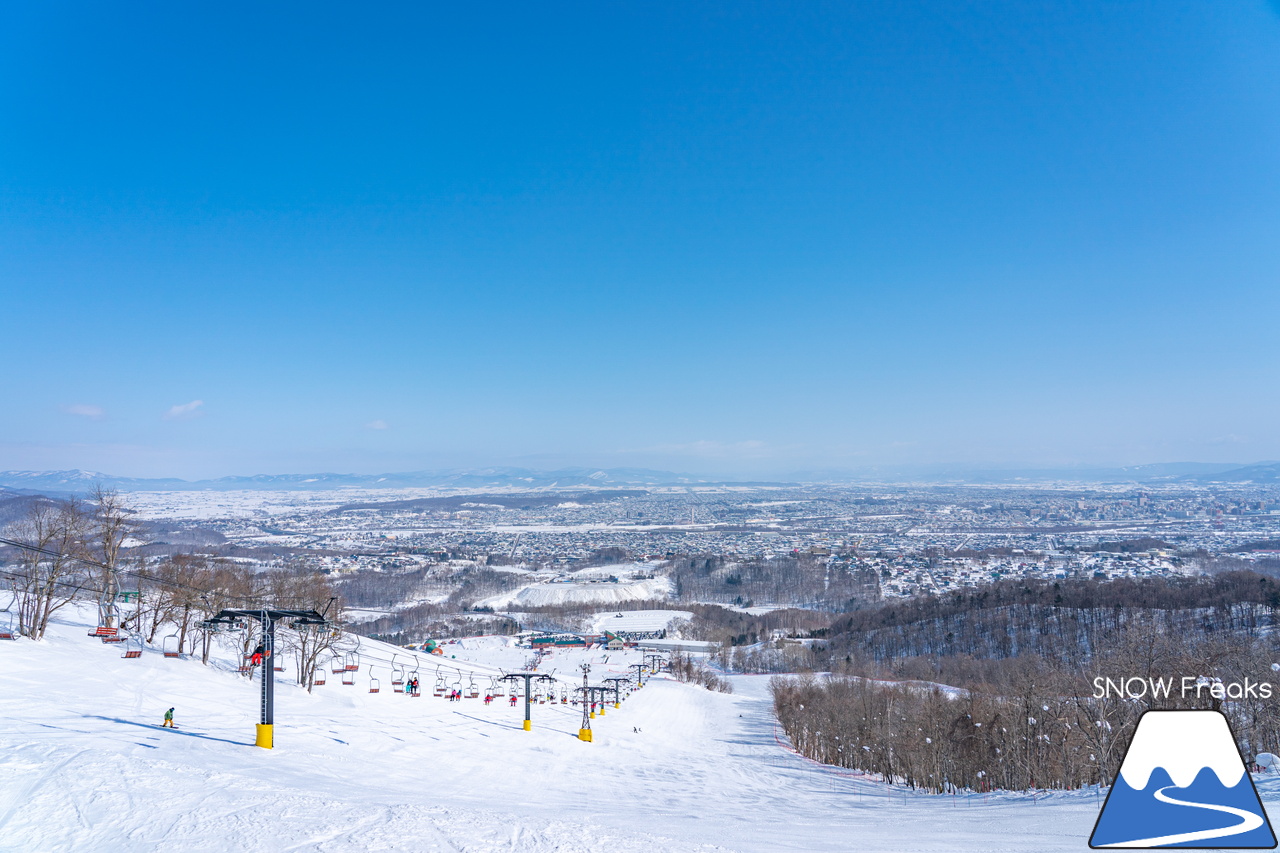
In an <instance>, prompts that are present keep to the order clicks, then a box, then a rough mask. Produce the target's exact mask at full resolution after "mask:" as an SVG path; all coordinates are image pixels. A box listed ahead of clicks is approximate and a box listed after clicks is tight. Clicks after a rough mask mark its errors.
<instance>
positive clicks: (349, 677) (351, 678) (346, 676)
mask: <svg viewBox="0 0 1280 853" xmlns="http://www.w3.org/2000/svg"><path fill="white" fill-rule="evenodd" d="M342 683H343V684H347V685H351V684H355V683H356V673H355V670H353V669H343V670H342Z"/></svg>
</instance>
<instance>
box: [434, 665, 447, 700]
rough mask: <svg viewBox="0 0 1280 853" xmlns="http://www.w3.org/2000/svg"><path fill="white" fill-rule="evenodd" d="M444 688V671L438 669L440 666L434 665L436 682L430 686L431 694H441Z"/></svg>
mask: <svg viewBox="0 0 1280 853" xmlns="http://www.w3.org/2000/svg"><path fill="white" fill-rule="evenodd" d="M445 689H446V688H445V686H444V673H442V672H441V671H440V667H436V683H435V686H434V687H432V688H431V694H432V695H433V696H443V695H444V692H445Z"/></svg>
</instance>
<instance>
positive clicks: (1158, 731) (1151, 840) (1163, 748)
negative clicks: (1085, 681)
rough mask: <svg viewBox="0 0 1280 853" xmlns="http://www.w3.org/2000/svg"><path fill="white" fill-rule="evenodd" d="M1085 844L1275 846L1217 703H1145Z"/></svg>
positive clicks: (1229, 728)
mask: <svg viewBox="0 0 1280 853" xmlns="http://www.w3.org/2000/svg"><path fill="white" fill-rule="evenodd" d="M1089 846H1090V847H1092V848H1094V849H1111V848H1118V847H1211V848H1214V849H1229V850H1241V849H1251V850H1259V849H1263V850H1269V849H1271V848H1274V847H1275V846H1276V836H1275V833H1274V832H1272V831H1271V821H1269V820H1267V813H1266V812H1265V811H1263V808H1262V801H1261V800H1260V799H1258V791H1257V789H1256V788H1254V786H1253V779H1252V778H1250V776H1249V774H1248V773H1247V772H1246V771H1245V767H1244V759H1242V758H1241V757H1240V750H1239V749H1238V748H1237V747H1236V740H1235V738H1234V737H1233V736H1232V734H1231V726H1230V724H1229V723H1228V722H1227V718H1226V717H1224V716H1223V715H1222V714H1221V713H1220V712H1218V711H1147V712H1146V713H1145V714H1143V715H1142V718H1141V719H1140V720H1138V728H1137V730H1136V731H1134V733H1133V741H1132V742H1131V743H1130V744H1129V751H1128V752H1127V753H1125V756H1124V762H1123V763H1122V764H1121V765H1120V774H1119V776H1118V777H1117V778H1116V780H1115V784H1114V785H1112V786H1111V792H1110V793H1108V794H1107V801H1106V802H1105V803H1103V804H1102V813H1101V814H1099V815H1098V822H1097V823H1096V824H1095V825H1094V827H1093V835H1092V836H1091V837H1090V838H1089Z"/></svg>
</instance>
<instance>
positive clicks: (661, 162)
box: [0, 0, 1280, 479]
mask: <svg viewBox="0 0 1280 853" xmlns="http://www.w3.org/2000/svg"><path fill="white" fill-rule="evenodd" d="M7 23H8V26H7V27H6V28H4V30H3V32H0V45H2V46H3V47H4V50H2V51H0V75H3V79H4V80H5V81H6V83H7V85H5V86H3V87H0V104H3V107H4V110H5V113H6V115H7V116H8V117H9V121H8V122H6V123H5V127H4V129H3V131H0V140H2V141H3V144H4V147H5V152H6V154H5V157H4V158H3V160H2V161H0V290H2V292H3V297H4V299H3V303H2V304H3V307H4V308H5V310H6V315H7V316H8V317H10V319H11V323H10V327H9V328H10V335H11V355H10V359H9V367H8V369H7V370H6V371H5V372H4V374H3V378H2V379H0V389H2V390H3V391H4V394H5V400H6V402H5V405H4V415H3V417H0V470H3V469H9V470H59V469H75V468H83V469H87V470H94V471H102V472H104V473H111V474H116V475H120V476H134V477H179V478H182V479H204V478H210V477H219V476H227V475H248V474H253V473H313V472H321V471H353V472H357V471H358V472H397V471H415V470H435V469H446V468H459V467H473V466H485V465H519V466H523V467H533V468H541V469H554V468H557V467H562V466H564V465H582V466H584V467H586V466H598V467H644V468H654V469H659V470H670V471H677V472H681V471H692V472H698V473H702V474H708V475H721V476H727V475H728V474H729V473H733V474H734V475H736V476H743V477H769V476H779V475H781V474H784V473H785V472H788V471H803V470H815V469H819V470H828V469H857V468H864V467H867V466H905V465H917V466H927V465H933V466H938V465H954V466H967V467H984V466H986V467H990V466H995V467H1026V468H1053V467H1090V468H1091V467H1116V466H1129V465H1136V464H1151V463H1164V462H1171V461H1179V460H1193V461H1204V462H1240V463H1241V464H1248V463H1250V462H1252V461H1256V460H1267V459H1276V458H1280V431H1277V430H1276V429H1275V426H1274V425H1275V424H1276V423H1277V422H1280V399H1278V398H1277V395H1276V394H1275V393H1274V389H1275V388H1276V386H1277V382H1276V380H1277V368H1278V367H1280V340H1278V339H1277V338H1276V336H1274V335H1270V334H1267V326H1266V322H1267V321H1266V318H1268V317H1273V316H1275V315H1276V313H1277V309H1280V112H1277V111H1276V110H1275V108H1274V105H1275V104H1276V103H1277V102H1278V98H1280V65H1278V64H1277V63H1276V62H1275V57H1276V56H1280V7H1278V6H1277V5H1276V4H1275V3H1267V2H1262V0H1256V1H1255V2H1243V3H1237V4H1217V3H1209V2H1200V3H1190V4H1182V5H1177V6H1172V5H1169V4H1165V3H1158V2H1141V3H1132V4H1122V5H1116V6H1099V7H1054V6H1034V7H1033V6H1027V5H1025V4H1017V3H1008V4H997V5H990V4H979V5H973V6H960V7H956V6H952V5H936V6H935V5H930V4H915V5H904V4H899V3H870V4H857V5H855V6H843V5H839V4H811V5H809V4H806V5H796V4H789V3H769V2H766V3H760V4H753V5H750V6H746V7H731V8H730V7H716V6H711V7H690V6H688V5H687V4H676V3H658V4H651V3H645V4H632V5H626V4H624V5H619V6H612V7H608V8H604V7H598V6H592V5H589V4H578V5H573V4H569V5H561V6H552V7H536V8H535V7H530V6H526V5H520V4H509V5H501V6H500V7H499V8H498V9H497V10H479V9H466V8H438V9H437V8H433V9H425V8H420V7H418V6H415V5H412V4H402V5H393V6H390V7H383V8H379V9H377V10H354V11H353V9H352V7H350V6H347V5H341V6H340V5H336V4H333V5H325V4H320V5H315V4H309V5H306V6H302V5H290V4H285V5H283V6H277V7H271V8H261V7H257V6H248V5H244V6H235V5H234V4H233V5H232V6H230V7H228V6H225V5H223V6H218V7H208V8H204V7H200V8H196V7H188V6H164V5H154V6H148V7H135V8H123V9H122V8H115V7H112V8H107V7H97V6H93V5H91V4H79V3H72V4H70V8H67V7H65V6H64V5H57V6H42V5H39V4H36V5H32V6H28V7H22V8H15V9H13V10H11V13H10V15H9V17H8V21H7Z"/></svg>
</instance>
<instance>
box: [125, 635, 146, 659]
mask: <svg viewBox="0 0 1280 853" xmlns="http://www.w3.org/2000/svg"><path fill="white" fill-rule="evenodd" d="M120 657H122V658H125V659H126V660H135V659H137V658H140V657H142V638H141V637H137V636H134V635H132V634H131V635H129V636H128V637H126V638H125V646H124V653H123V654H121V655H120Z"/></svg>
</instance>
